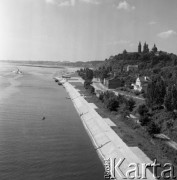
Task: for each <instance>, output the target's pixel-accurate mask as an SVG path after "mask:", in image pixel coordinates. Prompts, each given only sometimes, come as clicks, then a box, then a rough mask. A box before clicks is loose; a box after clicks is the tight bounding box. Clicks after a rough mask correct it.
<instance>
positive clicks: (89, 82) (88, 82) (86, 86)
mask: <svg viewBox="0 0 177 180" xmlns="http://www.w3.org/2000/svg"><path fill="white" fill-rule="evenodd" d="M90 84H91V81H88V80H85V81H84V88H85V89H88V88H89V87H90Z"/></svg>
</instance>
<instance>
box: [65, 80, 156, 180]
mask: <svg viewBox="0 0 177 180" xmlns="http://www.w3.org/2000/svg"><path fill="white" fill-rule="evenodd" d="M63 86H64V87H65V88H66V91H67V92H68V93H69V95H70V97H71V100H72V101H73V104H74V106H75V108H76V110H77V112H78V114H79V115H80V118H81V120H82V123H83V125H84V127H85V129H86V130H87V132H88V134H89V136H90V138H91V140H92V142H93V145H94V147H95V150H96V151H97V153H98V155H99V157H100V159H101V161H102V162H103V163H104V160H107V159H109V158H110V159H112V160H115V164H119V162H120V161H121V160H123V159H124V161H123V162H122V164H121V165H120V166H119V167H117V168H115V169H116V171H115V177H116V179H118V180H122V179H123V178H124V175H125V176H126V173H127V172H128V170H130V169H131V170H132V169H133V168H132V166H131V168H130V167H129V165H131V163H133V164H137V165H138V170H139V176H140V177H143V174H144V173H143V174H142V172H143V169H144V168H143V167H142V164H143V163H147V159H144V160H143V157H144V155H143V153H142V151H141V150H139V148H137V147H135V148H133V149H132V148H130V147H128V146H127V145H126V144H125V143H124V142H123V141H122V139H121V138H120V137H119V136H118V135H117V134H116V133H115V132H114V131H113V130H112V129H111V128H110V126H109V125H108V124H107V123H106V122H105V121H104V120H103V118H102V117H101V116H100V115H99V114H98V113H97V112H96V111H95V109H94V108H93V107H92V106H90V105H89V103H88V102H87V101H86V100H85V99H84V97H82V96H81V95H80V94H79V92H78V91H77V90H76V89H75V88H74V87H73V86H72V85H71V84H70V83H68V82H64V81H63ZM137 149H138V151H141V153H139V156H138V155H137V153H136V152H137ZM149 161H150V160H149ZM149 163H151V162H149ZM131 175H132V176H134V175H135V173H134V172H133V173H132V174H131ZM146 177H147V178H146V179H148V180H153V179H155V178H154V177H153V175H152V173H151V172H150V171H149V170H148V169H146ZM128 179H129V178H128ZM134 179H138V178H134Z"/></svg>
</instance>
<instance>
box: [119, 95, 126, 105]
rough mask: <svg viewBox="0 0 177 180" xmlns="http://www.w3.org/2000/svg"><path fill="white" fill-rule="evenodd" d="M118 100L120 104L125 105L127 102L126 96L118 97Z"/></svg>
mask: <svg viewBox="0 0 177 180" xmlns="http://www.w3.org/2000/svg"><path fill="white" fill-rule="evenodd" d="M117 100H118V101H119V103H120V104H123V103H125V102H126V101H127V99H126V98H125V96H124V95H118V96H117Z"/></svg>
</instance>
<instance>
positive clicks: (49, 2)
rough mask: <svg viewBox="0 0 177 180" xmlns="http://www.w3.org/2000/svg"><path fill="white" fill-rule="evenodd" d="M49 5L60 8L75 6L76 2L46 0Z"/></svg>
mask: <svg viewBox="0 0 177 180" xmlns="http://www.w3.org/2000/svg"><path fill="white" fill-rule="evenodd" d="M45 1H46V3H48V4H55V5H58V6H59V7H63V6H74V5H75V1H76V0H45Z"/></svg>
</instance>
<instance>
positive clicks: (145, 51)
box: [138, 42, 158, 53]
mask: <svg viewBox="0 0 177 180" xmlns="http://www.w3.org/2000/svg"><path fill="white" fill-rule="evenodd" d="M157 50H158V49H157V47H156V45H155V44H154V46H153V48H152V52H154V53H156V52H157ZM148 52H149V47H148V44H147V43H146V42H145V43H144V45H143V50H142V45H141V42H139V44H138V53H148Z"/></svg>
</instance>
